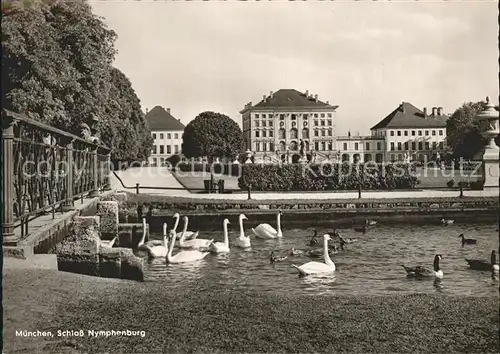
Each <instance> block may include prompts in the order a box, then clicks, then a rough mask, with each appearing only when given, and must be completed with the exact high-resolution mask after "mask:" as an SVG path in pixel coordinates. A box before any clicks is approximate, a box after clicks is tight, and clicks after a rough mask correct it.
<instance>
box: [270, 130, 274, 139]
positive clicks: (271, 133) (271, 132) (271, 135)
mask: <svg viewBox="0 0 500 354" xmlns="http://www.w3.org/2000/svg"><path fill="white" fill-rule="evenodd" d="M273 136H274V133H273V131H272V130H270V131H269V137H270V138H272V137H273Z"/></svg>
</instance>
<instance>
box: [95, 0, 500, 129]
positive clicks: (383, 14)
mask: <svg viewBox="0 0 500 354" xmlns="http://www.w3.org/2000/svg"><path fill="white" fill-rule="evenodd" d="M91 5H92V7H93V11H94V13H95V14H97V15H99V16H102V17H103V18H104V22H105V23H106V24H107V25H108V27H109V28H111V29H113V30H114V31H115V32H116V33H117V35H118V39H117V42H116V48H117V50H118V54H117V56H116V60H115V63H114V65H115V66H116V67H117V68H119V69H120V70H122V71H123V72H124V73H125V74H126V75H127V76H128V78H129V79H130V80H131V82H132V85H133V87H134V89H135V91H136V93H137V95H138V97H139V99H140V100H141V104H142V107H143V110H144V111H145V110H146V108H149V109H151V108H153V107H154V106H156V105H160V106H162V107H164V108H167V107H169V108H171V113H172V115H173V116H175V117H176V118H179V119H181V121H182V122H183V123H184V124H187V123H188V122H189V121H190V120H192V119H194V118H195V117H196V115H198V114H199V113H201V112H203V111H215V112H220V113H224V114H226V115H228V116H229V117H231V118H233V119H234V120H235V121H236V122H238V123H239V124H240V125H241V115H240V114H239V111H240V110H241V109H243V107H244V105H245V104H246V103H248V102H250V101H251V102H253V104H256V103H258V102H259V101H260V100H262V96H263V94H269V92H270V91H274V92H276V91H277V90H279V89H281V88H286V89H291V88H293V89H296V90H298V91H302V92H305V91H306V90H309V92H310V93H312V94H318V96H319V99H320V100H322V101H330V104H333V105H338V106H339V108H338V109H337V121H336V125H335V126H336V134H337V135H345V134H347V132H348V131H350V132H351V133H352V134H356V133H359V134H369V132H370V131H369V129H370V128H371V127H372V126H373V125H375V124H376V123H377V122H378V121H380V120H381V119H383V118H384V117H385V116H387V115H388V114H389V113H390V112H391V111H392V110H394V109H395V108H396V107H397V106H398V105H399V104H400V103H401V102H402V101H406V102H410V103H412V104H413V105H415V106H416V107H418V108H420V109H422V108H423V107H428V108H429V109H428V110H429V111H430V109H431V108H432V107H434V106H441V107H443V110H444V112H445V113H452V112H453V111H454V110H455V109H456V108H458V107H459V106H460V105H461V104H463V103H464V102H468V101H479V100H483V99H485V97H486V96H490V98H491V100H492V101H493V103H495V104H497V103H498V72H499V70H498V49H497V48H498V24H497V23H498V5H497V3H496V2H495V1H489V0H484V1H446V2H444V1H435V2H424V1H419V2H415V1H392V2H381V1H378V2H371V1H370V2H368V1H357V2H354V1H345V2H319V1H311V0H309V1H302V2H288V1H260V2H256V1H249V2H236V1H224V2H222V1H214V0H212V1H203V2H201V1H162V0H159V1H145V0H143V1H105V0H100V1H95V0H94V1H91Z"/></svg>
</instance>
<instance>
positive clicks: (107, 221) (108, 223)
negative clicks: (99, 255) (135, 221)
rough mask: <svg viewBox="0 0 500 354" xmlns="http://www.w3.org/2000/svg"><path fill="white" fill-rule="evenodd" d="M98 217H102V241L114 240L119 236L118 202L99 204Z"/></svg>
mask: <svg viewBox="0 0 500 354" xmlns="http://www.w3.org/2000/svg"><path fill="white" fill-rule="evenodd" d="M96 215H97V216H99V217H100V231H101V235H100V236H101V239H103V240H112V239H113V238H114V237H115V236H117V235H118V223H119V218H118V202H117V201H107V202H98V203H97V213H96Z"/></svg>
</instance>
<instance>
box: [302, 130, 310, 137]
mask: <svg viewBox="0 0 500 354" xmlns="http://www.w3.org/2000/svg"><path fill="white" fill-rule="evenodd" d="M302 139H309V129H307V128H304V129H302Z"/></svg>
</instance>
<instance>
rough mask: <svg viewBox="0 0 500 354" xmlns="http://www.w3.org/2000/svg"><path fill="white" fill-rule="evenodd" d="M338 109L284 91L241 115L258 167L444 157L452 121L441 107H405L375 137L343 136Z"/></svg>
mask: <svg viewBox="0 0 500 354" xmlns="http://www.w3.org/2000/svg"><path fill="white" fill-rule="evenodd" d="M338 107H339V106H338V105H331V104H330V103H329V102H328V101H326V102H322V101H320V100H319V99H318V95H312V94H310V93H309V91H306V92H304V93H302V92H299V91H297V90H294V89H281V90H278V91H277V92H272V91H271V92H270V94H269V95H263V98H262V101H260V102H259V103H257V104H256V105H252V102H249V103H248V104H246V105H245V108H244V109H243V110H242V111H240V113H241V114H242V125H243V134H244V138H245V145H246V149H247V150H250V152H251V154H252V156H253V159H254V161H255V162H279V161H283V162H287V163H290V162H291V163H296V162H299V160H300V157H301V156H300V150H301V146H303V150H304V154H305V156H306V158H307V160H308V161H312V162H323V161H330V162H340V161H346V162H357V161H365V162H367V161H376V162H386V161H405V160H406V161H425V160H431V159H433V158H436V157H439V155H440V154H442V153H443V151H444V144H445V139H446V120H447V119H448V116H447V115H444V114H443V112H442V108H441V107H433V108H432V113H431V114H427V109H426V108H424V109H423V111H421V110H419V109H418V108H416V107H415V106H413V105H412V104H410V103H408V102H402V103H401V104H400V105H399V106H398V107H397V108H396V109H394V110H393V111H392V112H391V113H390V114H389V115H388V116H387V117H385V118H384V119H382V120H381V121H380V122H379V123H378V124H376V125H375V126H373V127H372V128H371V135H370V136H353V135H351V134H348V135H347V136H338V135H336V134H335V119H336V111H337V108H338Z"/></svg>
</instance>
